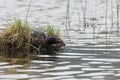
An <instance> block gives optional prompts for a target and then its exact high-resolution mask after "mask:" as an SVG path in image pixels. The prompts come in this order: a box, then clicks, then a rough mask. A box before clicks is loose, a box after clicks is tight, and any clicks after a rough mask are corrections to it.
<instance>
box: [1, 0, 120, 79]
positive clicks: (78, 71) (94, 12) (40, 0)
mask: <svg viewBox="0 0 120 80" xmlns="http://www.w3.org/2000/svg"><path fill="white" fill-rule="evenodd" d="M29 1H30V0H0V11H1V12H0V25H1V28H4V26H5V25H6V24H7V23H10V22H11V21H12V20H13V19H14V18H15V17H19V18H21V19H23V20H25V17H26V14H27V10H28V5H29ZM85 1H87V3H86V4H87V6H86V16H85V18H86V24H87V25H88V26H87V27H86V28H85V29H84V27H83V23H84V22H83V17H84V15H83V11H84V9H85V6H84V5H85ZM111 1H112V4H111ZM118 1H119V0H118ZM118 3H119V2H118ZM105 6H106V0H70V8H69V9H70V12H69V14H70V26H69V27H67V29H66V13H67V0H32V3H31V7H30V11H29V15H28V22H29V23H30V25H31V26H33V27H40V26H44V25H46V24H48V23H49V24H52V25H55V26H56V27H57V28H59V29H60V30H61V37H62V38H63V39H64V41H65V43H66V48H65V49H64V50H63V51H61V52H59V53H58V54H57V55H37V57H36V58H34V59H32V60H30V61H28V62H24V61H23V62H22V63H16V64H14V62H13V61H11V62H9V61H7V60H6V59H3V58H1V57H0V80H120V37H119V32H118V30H117V25H116V24H117V23H116V18H117V17H116V1H115V0H114V1H113V0H108V10H107V13H106V8H105ZM112 11H113V12H112ZM105 14H107V16H106V15H105ZM112 14H113V16H112ZM105 17H107V26H105V20H106V19H105ZM112 17H114V19H113V25H112V24H111V23H112V22H111V18H112ZM93 19H94V20H93ZM111 25H112V26H111ZM106 27H107V30H106ZM66 33H67V34H66ZM12 62H13V63H12Z"/></svg>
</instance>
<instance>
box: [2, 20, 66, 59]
mask: <svg viewBox="0 0 120 80" xmlns="http://www.w3.org/2000/svg"><path fill="white" fill-rule="evenodd" d="M50 29H52V28H49V33H50V34H51V31H50ZM49 33H47V34H46V33H44V32H41V31H36V30H31V29H30V27H29V26H28V24H27V23H26V22H25V23H22V21H21V20H19V19H18V20H15V22H14V23H13V24H11V25H10V26H9V27H7V28H6V29H5V30H3V31H1V32H0V51H1V53H2V54H3V53H4V54H5V55H7V56H12V57H24V56H28V55H29V54H36V53H44V54H47V53H48V54H49V53H50V52H54V51H59V50H60V49H61V48H62V47H63V46H65V44H64V42H63V40H62V39H60V38H59V37H58V36H55V35H50V34H49ZM19 52H20V53H19Z"/></svg>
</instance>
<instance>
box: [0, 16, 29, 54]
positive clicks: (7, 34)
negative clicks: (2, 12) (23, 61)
mask: <svg viewBox="0 0 120 80" xmlns="http://www.w3.org/2000/svg"><path fill="white" fill-rule="evenodd" d="M30 33H31V29H30V26H29V25H28V23H27V22H22V20H20V19H16V18H15V19H14V22H13V23H11V25H9V26H7V27H6V28H5V29H4V30H3V31H1V32H0V44H1V45H2V46H1V47H0V48H1V49H2V50H3V51H4V52H6V53H9V54H10V55H11V53H15V52H17V51H18V50H19V51H21V50H22V49H23V48H24V50H27V51H28V50H29V46H28V45H29V44H30ZM24 50H23V51H24ZM15 55H18V54H15Z"/></svg>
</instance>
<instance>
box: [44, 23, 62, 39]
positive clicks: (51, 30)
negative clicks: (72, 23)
mask: <svg viewBox="0 0 120 80" xmlns="http://www.w3.org/2000/svg"><path fill="white" fill-rule="evenodd" d="M46 31H47V34H48V35H49V36H56V37H60V30H59V29H55V28H54V27H53V26H52V25H47V30H46Z"/></svg>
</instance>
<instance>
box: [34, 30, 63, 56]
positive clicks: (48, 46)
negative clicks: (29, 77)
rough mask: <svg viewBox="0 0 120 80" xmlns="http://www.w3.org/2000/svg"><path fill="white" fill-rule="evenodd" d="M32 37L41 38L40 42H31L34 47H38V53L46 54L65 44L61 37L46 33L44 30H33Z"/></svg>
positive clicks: (61, 47)
mask: <svg viewBox="0 0 120 80" xmlns="http://www.w3.org/2000/svg"><path fill="white" fill-rule="evenodd" d="M32 37H34V38H38V39H39V40H42V41H41V43H37V42H36V43H33V45H34V46H35V47H37V48H40V49H39V50H40V53H44V52H46V53H45V54H47V53H50V52H54V51H59V50H62V49H63V47H64V46H65V43H64V42H63V40H62V39H60V38H59V37H56V36H50V35H47V34H46V33H45V32H40V31H37V30H34V31H33V32H32Z"/></svg>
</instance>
